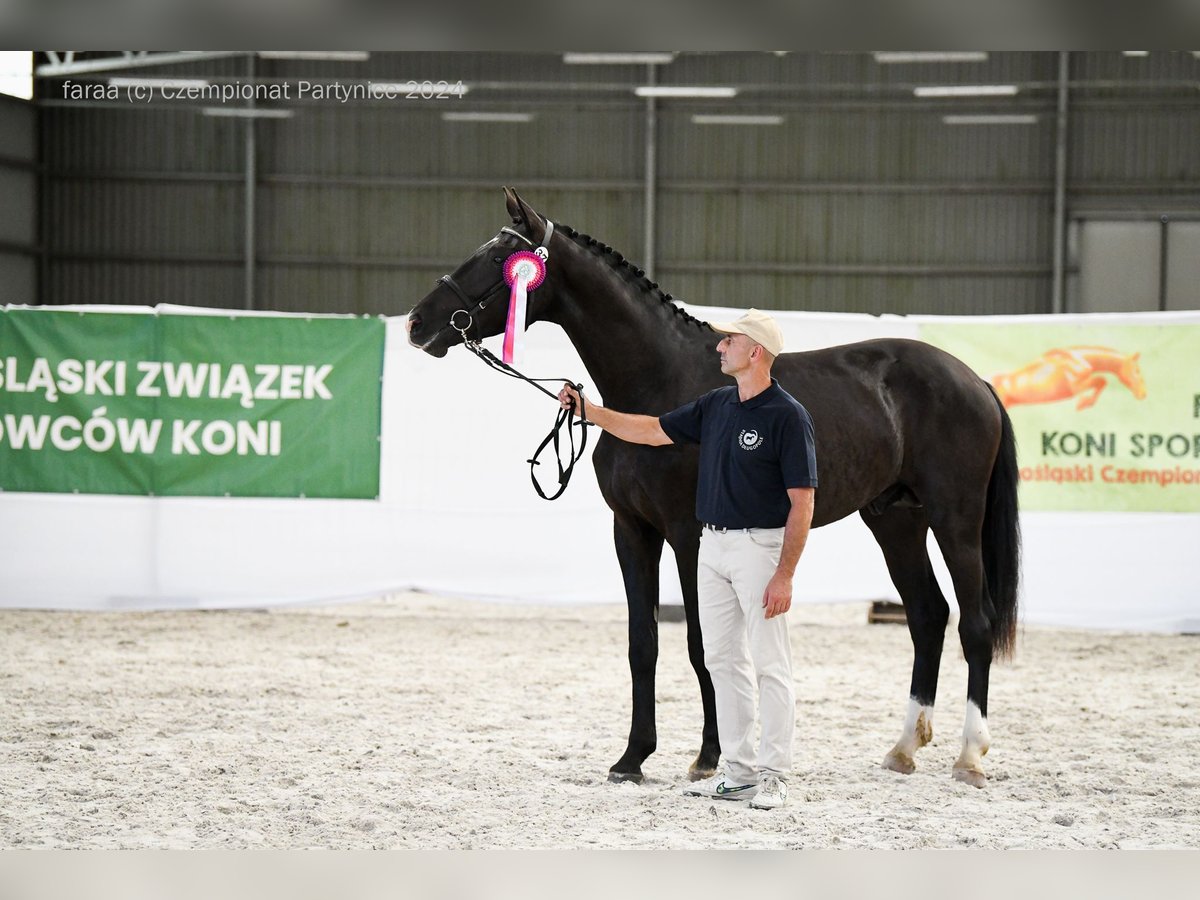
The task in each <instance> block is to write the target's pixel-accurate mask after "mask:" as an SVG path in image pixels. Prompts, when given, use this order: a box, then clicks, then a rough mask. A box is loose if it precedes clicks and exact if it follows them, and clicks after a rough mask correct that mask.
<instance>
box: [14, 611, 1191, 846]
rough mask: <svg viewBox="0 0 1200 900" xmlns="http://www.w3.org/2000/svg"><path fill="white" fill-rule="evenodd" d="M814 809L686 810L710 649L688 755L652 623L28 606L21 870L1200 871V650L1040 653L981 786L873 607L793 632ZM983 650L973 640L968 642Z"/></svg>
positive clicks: (692, 711) (685, 686)
mask: <svg viewBox="0 0 1200 900" xmlns="http://www.w3.org/2000/svg"><path fill="white" fill-rule="evenodd" d="M790 616H791V619H792V640H793V645H794V649H795V661H796V666H795V669H796V682H797V712H798V717H797V734H796V737H797V745H796V747H797V753H796V763H797V766H796V772H795V773H794V776H793V778H792V780H791V798H792V799H791V803H790V804H789V805H788V806H787V807H785V808H784V809H782V810H777V811H772V812H763V811H757V810H752V809H748V808H747V807H745V806H744V805H743V804H736V803H727V802H714V801H707V800H701V799H696V798H686V797H683V796H681V795H680V793H679V792H680V789H681V788H682V787H683V786H684V785H685V784H686V783H687V782H686V775H685V773H686V771H687V767H688V764H689V763H690V762H691V761H692V759H693V758H694V756H695V753H696V751H697V749H698V748H699V741H700V726H701V716H700V702H699V691H698V689H697V688H696V684H695V679H694V676H693V674H692V672H691V669H690V667H689V665H688V663H687V656H686V647H685V626H684V625H682V624H676V623H664V624H663V625H662V626H661V628H660V632H661V634H660V643H661V653H662V655H661V659H660V662H659V670H658V672H659V674H658V741H659V749H658V752H657V753H656V754H654V755H653V756H652V757H651V758H650V759H649V760H648V761H647V763H646V766H645V773H646V781H645V783H644V784H642V785H640V786H639V785H632V784H625V785H615V784H610V783H608V781H607V779H606V775H607V770H608V767H609V766H610V765H611V764H612V763H613V762H615V761H616V759H617V758H618V757H619V756H620V755H621V752H622V751H623V749H624V741H625V736H626V734H627V732H628V726H629V704H630V699H629V695H630V689H629V674H628V669H627V666H626V661H625V652H626V645H625V628H626V623H625V611H624V608H623V607H619V606H596V607H546V606H520V605H490V604H482V603H476V602H470V601H463V600H454V599H446V598H436V597H429V596H423V595H417V594H405V595H401V596H396V597H390V598H386V599H382V600H379V601H373V602H369V603H361V604H355V605H352V606H340V607H319V608H294V609H276V610H271V611H250V612H169V613H67V612H58V613H47V612H26V611H13V610H4V611H0V627H2V629H3V633H4V641H3V650H0V704H2V705H0V796H2V797H3V798H4V802H3V804H0V846H3V847H73V848H145V847H174V848H246V847H275V848H299V847H332V848H372V847H385V848H403V847H414V848H416V847H420V848H443V847H453V848H469V847H473V848H534V847H553V848H589V847H643V848H663V847H674V848H689V847H690V848H716V847H720V848H733V847H757V848H828V847H872V848H912V847H1000V848H1014V847H1025V848H1049V847H1091V848H1130V847H1191V848H1196V847H1200V769H1198V767H1197V765H1196V757H1195V753H1196V748H1197V747H1200V709H1198V708H1197V707H1198V703H1200V700H1198V695H1197V689H1196V686H1197V685H1198V684H1200V638H1197V637H1186V636H1165V635H1129V634H1103V633H1089V632H1077V631H1066V630H1056V629H1042V628H1038V629H1034V628H1028V629H1024V630H1023V632H1022V634H1021V637H1020V640H1019V643H1018V652H1017V657H1016V659H1015V661H1014V662H1012V663H1006V664H1002V665H999V666H997V667H995V668H994V669H993V672H992V693H991V700H990V712H991V715H990V719H989V726H990V730H991V736H992V749H991V752H990V753H989V754H988V756H987V757H986V759H985V761H984V762H985V766H986V767H987V769H988V775H989V778H990V780H989V783H988V785H987V787H986V788H984V789H982V790H978V789H975V788H971V787H968V786H966V785H963V784H959V783H957V782H954V781H953V780H951V777H950V770H951V766H952V764H953V762H954V760H955V758H956V757H957V755H958V750H959V743H960V732H961V728H962V718H963V707H964V698H965V692H966V664H965V663H964V662H963V661H962V655H961V651H960V650H959V648H958V645H957V640H956V635H955V634H954V633H953V630H951V632H950V634H948V637H947V648H946V653H945V658H944V659H943V662H942V683H941V695H940V696H941V702H940V704H939V707H938V710H937V713H936V714H935V719H934V740H933V743H932V744H931V745H930V746H928V747H926V748H925V749H924V750H922V751H921V753H920V754H919V755H918V758H917V764H918V769H917V771H916V773H915V774H913V775H911V776H907V777H905V776H901V775H896V774H894V773H892V772H887V771H884V770H882V769H881V768H880V766H879V763H880V762H881V761H882V759H883V756H884V754H885V753H886V752H887V750H888V749H889V748H890V747H891V746H892V744H893V743H894V741H895V739H896V738H897V737H898V736H899V732H900V726H901V723H902V720H903V715H904V711H905V707H906V702H907V689H908V680H909V670H910V666H911V662H912V651H911V644H910V642H909V639H908V634H907V631H906V630H905V629H904V628H903V627H901V626H894V625H867V624H866V605H865V604H861V605H860V604H851V605H842V606H836V607H825V606H801V607H798V608H796V609H795V610H793V611H792V613H790ZM952 628H953V626H952Z"/></svg>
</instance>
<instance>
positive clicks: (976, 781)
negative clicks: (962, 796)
mask: <svg viewBox="0 0 1200 900" xmlns="http://www.w3.org/2000/svg"><path fill="white" fill-rule="evenodd" d="M954 780H955V781H961V782H962V783H963V784H969V785H970V786H971V787H977V788H981V787H983V786H984V785H985V784H987V776H986V775H984V774H983V773H982V772H980V771H979V770H978V769H957V768H956V769H955V770H954Z"/></svg>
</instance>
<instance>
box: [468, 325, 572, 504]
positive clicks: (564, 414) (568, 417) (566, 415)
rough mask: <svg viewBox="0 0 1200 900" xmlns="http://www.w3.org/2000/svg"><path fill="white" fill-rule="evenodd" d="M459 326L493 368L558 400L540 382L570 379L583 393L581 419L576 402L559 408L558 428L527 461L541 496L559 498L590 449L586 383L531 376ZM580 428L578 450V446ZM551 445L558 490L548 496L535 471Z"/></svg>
mask: <svg viewBox="0 0 1200 900" xmlns="http://www.w3.org/2000/svg"><path fill="white" fill-rule="evenodd" d="M470 327H471V326H470V325H467V328H470ZM455 328H456V330H458V331H459V333H460V334H461V335H462V336H463V346H465V347H466V348H467V349H468V350H470V351H471V352H472V353H474V354H475V355H476V356H477V357H479V359H481V360H482V361H483V362H484V363H486V364H487V365H488V366H490V367H491V368H493V369H495V370H496V371H497V372H500V373H501V374H503V375H507V376H508V377H510V378H519V379H520V380H521V381H525V382H528V383H529V384H532V385H533V386H534V387H535V388H537V389H538V390H539V391H541V392H542V393H543V394H545V395H546V396H547V397H550V398H552V399H554V400H558V395H557V394H555V393H553V392H551V391H548V390H546V389H545V388H544V387H542V386H541V384H540V383H539V382H543V381H553V382H555V383H556V384H557V383H561V382H566V383H567V384H569V385H571V386H572V387H573V388H575V390H577V391H578V392H579V404H580V408H579V415H578V422H576V421H575V420H576V415H575V404H573V403H572V404H571V408H570V409H562V408H560V409H559V410H558V415H557V416H555V418H554V427H553V428H552V429H550V433H549V434H548V435H546V437H545V439H544V440H543V441H542V442H541V443H540V444H538V448H537V450H535V451H534V452H533V457H532V458H531V459H527V460H525V461H526V462H527V463H529V480H530V481H532V482H533V489H534V490H535V491H537V492H538V496H539V497H541V498H542V499H543V500H557V499H558V498H559V497H561V496H562V493H563V491H565V490H566V489H567V483H568V482H569V481H570V480H571V473H572V472H574V471H575V464H576V463H577V462H579V460H580V459H582V458H583V451H584V450H585V449H587V436H588V432H587V430H588V428H589V427H591V425H592V423H591V422H589V421H587V418H586V413H587V410H586V406H587V404H586V402H585V401H584V399H583V385H582V384H578V383H576V382H573V381H571V379H569V378H530V377H529V376H528V375H524V374H522V373H521V372H518V371H517V370H516V369H514V368H513V367H512V366H510V365H509V364H508V363H506V362H504V360H502V359H500V358H498V357H497V356H496V355H495V354H494V353H492V352H491V351H490V350H488V349H487V347H484V346H483V345H482V344H480V343H479V341H472V340H468V339H467V335H466V329H458V328H457V326H455ZM564 425H565V426H566V429H567V438H568V440H569V442H570V453H569V454H568V459H569V462H568V463H567V465H566V466H565V467H564V466H563V460H562V449H561V446H562V443H561V438H560V435H561V433H562V429H563V426H564ZM576 428H578V429H579V449H578V451H576V449H575V429H576ZM550 444H553V445H554V461H555V463H557V464H558V490H557V491H555V492H554V495H553V496H547V495H546V492H545V491H544V490H542V486H541V485H540V484H539V483H538V480H537V475H535V474H534V469H535V467H537V466H540V465H541V463H540V462H538V457H539V456H541V455H542V451H543V450H545V449H546V447H547V446H548V445H550Z"/></svg>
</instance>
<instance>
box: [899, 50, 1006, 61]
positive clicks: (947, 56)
mask: <svg viewBox="0 0 1200 900" xmlns="http://www.w3.org/2000/svg"><path fill="white" fill-rule="evenodd" d="M987 58H988V55H987V51H984V50H951V51H942V50H876V51H875V62H877V63H935V62H987Z"/></svg>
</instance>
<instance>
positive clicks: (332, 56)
mask: <svg viewBox="0 0 1200 900" xmlns="http://www.w3.org/2000/svg"><path fill="white" fill-rule="evenodd" d="M258 55H259V56H261V57H262V58H263V59H322V60H331V61H333V62H366V61H367V60H368V59H370V58H371V54H370V53H369V52H367V51H366V50H259V51H258Z"/></svg>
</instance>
